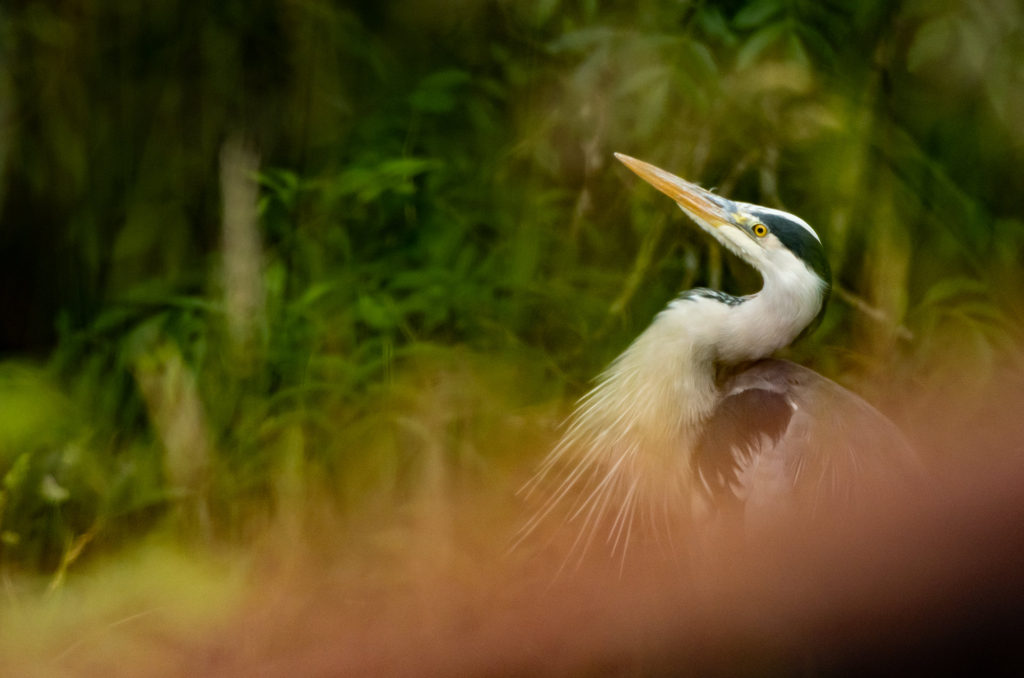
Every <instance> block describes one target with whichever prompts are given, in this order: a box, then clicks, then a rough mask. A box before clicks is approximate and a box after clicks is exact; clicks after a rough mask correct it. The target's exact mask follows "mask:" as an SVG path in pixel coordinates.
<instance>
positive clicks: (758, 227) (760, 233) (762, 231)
mask: <svg viewBox="0 0 1024 678" xmlns="http://www.w3.org/2000/svg"><path fill="white" fill-rule="evenodd" d="M751 230H752V231H753V232H754V235H756V236H757V237H758V238H763V237H765V236H766V235H768V227H767V226H765V225H764V224H754V228H752V229H751Z"/></svg>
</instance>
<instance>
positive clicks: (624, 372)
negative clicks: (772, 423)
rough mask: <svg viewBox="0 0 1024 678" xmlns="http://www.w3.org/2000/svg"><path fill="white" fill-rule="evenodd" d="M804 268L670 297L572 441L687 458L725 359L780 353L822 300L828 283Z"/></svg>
mask: <svg viewBox="0 0 1024 678" xmlns="http://www.w3.org/2000/svg"><path fill="white" fill-rule="evenodd" d="M790 270H792V269H790ZM797 270H798V273H796V274H793V273H784V274H776V273H775V271H765V272H764V280H765V284H764V287H763V288H762V290H761V291H760V292H758V293H757V294H753V295H750V296H747V297H740V298H733V299H732V301H733V302H734V303H725V302H724V301H722V300H721V299H720V298H716V297H715V296H713V295H708V296H704V295H700V294H693V293H691V294H684V295H682V296H681V297H680V298H678V299H676V300H674V301H673V302H672V303H670V304H669V305H668V307H667V308H666V309H665V310H663V311H662V312H661V313H659V314H658V315H657V317H656V318H655V319H654V322H653V323H651V325H650V327H648V328H647V329H646V330H645V331H644V332H643V334H641V335H640V336H639V337H637V339H636V340H635V341H634V342H633V343H632V344H631V345H630V346H629V348H627V349H626V350H625V351H624V352H623V353H622V354H621V355H620V356H619V357H618V358H616V359H615V361H614V362H613V363H612V364H611V365H610V366H609V367H608V369H607V370H605V372H604V373H603V374H602V375H601V377H600V378H599V380H598V383H597V385H596V386H595V387H594V389H593V390H592V391H591V392H590V393H588V394H587V395H586V396H585V397H584V399H583V401H582V402H581V403H580V406H579V408H578V409H577V411H576V414H575V416H574V419H573V423H572V424H571V425H570V428H569V430H568V431H567V433H566V436H565V439H564V440H563V446H565V447H580V448H583V449H585V450H586V451H587V452H586V454H587V455H588V457H589V458H590V459H592V460H594V461H596V460H597V458H599V457H604V458H605V462H608V463H614V462H615V461H618V460H620V459H621V458H622V457H623V456H624V455H626V456H633V455H635V454H636V453H638V452H640V451H641V450H642V455H643V457H644V458H645V459H656V458H658V457H659V456H661V457H665V458H666V460H669V461H671V463H672V464H678V462H679V460H680V455H682V456H683V457H685V456H686V455H688V454H689V451H690V450H691V449H692V446H693V444H694V443H695V442H696V441H694V440H690V439H689V436H692V435H694V432H695V431H698V430H699V426H698V425H699V424H700V423H701V422H702V421H703V420H704V419H705V418H707V417H708V416H709V415H710V413H711V411H712V409H713V408H714V406H715V403H716V402H717V400H718V387H717V385H716V383H715V373H716V367H717V366H718V365H721V364H734V363H739V362H743V361H746V360H756V359H758V358H763V357H766V356H768V355H771V354H772V353H773V352H775V351H776V350H778V349H780V348H782V347H784V346H786V345H788V344H789V343H790V342H792V341H793V339H795V338H796V336H797V335H798V334H799V333H800V332H801V331H802V330H803V329H804V328H805V327H807V326H808V324H810V323H811V321H812V320H813V319H814V318H815V316H816V315H817V313H818V311H819V310H820V309H821V306H822V303H823V302H824V294H825V284H824V283H823V281H822V280H821V279H820V278H818V277H817V276H816V275H814V274H813V273H811V272H810V271H809V270H807V271H806V274H804V273H803V271H800V270H799V269H797ZM804 270H806V269H804ZM659 450H660V451H661V452H662V454H658V452H659Z"/></svg>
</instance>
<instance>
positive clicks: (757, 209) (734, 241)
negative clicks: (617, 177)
mask: <svg viewBox="0 0 1024 678" xmlns="http://www.w3.org/2000/svg"><path fill="white" fill-rule="evenodd" d="M615 157H616V158H618V159H619V160H620V161H621V162H622V163H623V164H625V165H626V167H628V168H629V169H631V170H633V172H635V173H636V174H637V175H638V176H639V177H640V178H641V179H643V180H644V181H646V182H647V183H649V184H651V185H652V186H654V187H655V188H657V189H658V190H659V191H661V192H662V193H664V194H665V195H667V196H668V197H670V198H672V199H673V200H675V201H676V204H678V205H679V207H680V208H682V210H683V211H684V212H686V214H687V215H689V217H690V218H691V219H692V220H693V221H694V222H695V223H696V224H697V225H698V226H700V227H701V228H702V229H704V230H705V231H707V232H708V233H710V234H711V236H712V237H714V238H715V239H716V240H717V241H718V242H720V243H721V244H722V245H724V246H725V247H726V248H727V249H729V250H730V251H732V252H733V253H734V254H736V255H737V256H738V257H740V258H741V259H743V260H744V261H746V262H747V263H748V264H750V265H751V266H753V267H754V268H756V269H757V270H758V271H760V272H761V275H762V276H763V277H764V278H765V282H766V284H768V283H770V282H774V281H775V280H787V279H803V280H810V278H809V277H808V275H807V274H808V273H809V274H811V275H813V276H814V278H815V279H816V281H817V284H819V285H821V288H822V291H823V299H822V309H824V301H825V299H824V295H827V293H828V288H829V285H830V283H831V277H832V275H831V271H830V269H829V265H828V259H827V258H826V257H825V250H824V248H823V247H822V244H821V239H820V238H819V237H818V234H817V233H815V232H814V229H813V228H811V227H810V225H808V223H807V222H806V221H804V220H803V219H801V218H800V217H797V216H795V215H792V214H789V213H788V212H783V211H781V210H776V209H772V208H770V207H762V206H761V205H753V204H750V203H745V202H735V201H732V200H728V199H726V198H723V197H722V196H720V195H717V194H715V193H713V192H711V191H709V190H707V189H704V188H701V187H700V186H698V185H697V184H694V183H691V182H689V181H686V180H685V179H681V178H679V177H677V176H676V175H674V174H672V173H670V172H666V171H665V170H663V169H661V168H659V167H655V166H654V165H651V164H649V163H646V162H643V161H642V160H637V159H636V158H631V157H629V156H628V155H623V154H622V153H616V154H615Z"/></svg>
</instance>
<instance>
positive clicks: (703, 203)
mask: <svg viewBox="0 0 1024 678" xmlns="http://www.w3.org/2000/svg"><path fill="white" fill-rule="evenodd" d="M615 157H616V158H618V159H619V161H620V162H622V164H624V165H625V166H626V167H628V168H629V169H631V170H633V171H634V172H635V173H636V174H637V176H639V177H640V178H641V179H643V180H644V181H646V182H647V183H649V184H650V185H651V186H654V187H655V188H656V189H658V190H659V191H661V192H662V193H664V194H665V195H667V196H668V197H670V198H672V199H673V200H675V201H676V203H677V204H678V205H679V206H680V207H682V208H683V211H684V212H686V213H687V214H689V215H690V216H691V217H692V218H693V219H695V220H696V221H697V222H698V223H701V224H703V225H706V226H709V227H712V228H719V227H722V226H735V225H736V223H735V221H734V219H733V217H732V214H733V213H735V208H732V202H731V201H729V200H726V199H725V198H723V197H721V196H718V195H715V194H714V193H712V192H711V191H709V190H707V189H704V188H701V187H700V186H698V185H697V184H691V183H690V182H689V181H686V180H685V179H680V178H679V177H677V176H676V175H674V174H671V173H669V172H666V171H665V170H663V169H661V168H659V167H655V166H654V165H651V164H649V163H646V162H644V161H643V160H637V159H636V158H631V157H629V156H628V155H623V154H622V153H616V154H615Z"/></svg>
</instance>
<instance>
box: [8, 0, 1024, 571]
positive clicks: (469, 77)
mask: <svg viewBox="0 0 1024 678" xmlns="http://www.w3.org/2000/svg"><path fill="white" fill-rule="evenodd" d="M1021 121H1024V8H1022V7H1021V5H1020V3H1019V2H1016V1H1015V0H940V1H935V0H927V1H925V0H918V1H914V0H910V1H907V2H890V1H888V0H857V1H853V0H849V1H839V0H727V1H723V2H710V1H700V0H694V1H685V0H678V1H673V2H669V1H667V0H639V1H638V0H630V2H619V1H612V2H597V1H596V0H444V1H442V0H392V1H390V2H369V1H363V0H342V1H341V2H328V1H326V0H262V1H259V2H242V1H241V0H227V1H225V2H220V3H196V2H187V1H185V0H158V1H156V2H146V3H125V2H116V1H113V0H95V1H93V2H88V3H74V2H64V3H44V2H34V1H25V0H11V1H9V2H5V3H3V5H2V6H0V300H2V306H0V308H2V312H0V347H2V351H3V353H2V362H0V479H2V482H0V569H3V570H4V571H5V572H8V573H9V572H38V573H43V574H45V575H46V576H47V577H48V578H50V581H51V585H52V586H57V585H59V583H60V581H61V580H62V578H63V576H64V573H65V572H66V571H67V570H68V568H69V567H70V566H71V565H73V564H75V563H76V562H77V561H78V560H79V558H80V557H81V556H82V555H83V554H90V553H102V552H104V551H105V550H110V549H116V548H119V547H121V546H123V545H125V544H130V543H132V542H133V541H137V540H139V539H140V538H142V537H144V536H145V535H147V534H150V533H151V532H152V531H153V530H157V529H160V530H163V529H167V528H168V526H170V527H171V528H172V529H173V530H177V531H178V532H179V533H180V534H182V535H185V536H186V537H187V538H197V537H198V538H200V539H203V540H211V539H212V540H221V539H227V540H232V539H245V538H246V537H247V535H250V534H252V533H253V532H254V531H255V530H258V529H259V528H260V527H261V526H262V525H265V524H267V523H269V522H273V521H274V520H278V519H280V517H281V516H282V515H285V514H287V513H288V512H289V511H290V510H292V509H293V508H294V507H296V506H301V505H302V504H303V503H304V502H305V501H307V500H308V497H309V496H313V495H315V496H317V497H318V498H320V499H326V500H327V501H329V502H330V503H332V504H333V505H335V506H336V507H337V508H338V510H339V514H340V515H343V516H346V515H347V516H359V515H366V512H368V511H371V512H372V511H373V510H375V509H384V508H386V507H389V506H396V505H398V506H402V505H408V506H418V505H421V502H434V503H438V502H442V503H443V500H444V497H445V496H446V493H447V492H449V491H451V490H452V489H453V488H456V487H460V486H462V487H466V486H469V487H473V486H477V487H487V486H492V487H493V486H496V485H497V486H499V487H510V486H512V485H514V483H515V480H514V479H515V478H516V477H517V474H520V473H522V472H523V471H524V469H529V468H530V467H531V465H532V464H533V463H534V461H535V460H536V458H537V456H538V455H539V454H542V453H543V452H544V451H545V448H546V445H547V441H548V437H549V436H550V435H551V432H552V431H553V430H554V428H555V426H556V425H557V422H558V420H559V418H560V416H561V415H562V414H563V413H564V411H565V406H566V403H569V402H571V401H572V399H573V398H575V397H577V396H578V395H580V394H581V393H582V392H583V390H584V389H585V388H586V385H587V383H588V380H589V379H590V378H591V377H592V376H593V375H594V374H596V373H597V372H598V371H599V370H600V369H601V367H602V366H603V365H604V364H606V363H607V362H608V361H609V360H610V359H611V358H612V357H613V356H614V355H615V354H616V353H617V352H618V351H620V350H622V349H623V348H624V347H625V346H626V345H627V344H628V342H629V341H630V339H631V338H632V337H633V336H635V335H636V334H637V333H638V332H639V331H640V330H641V329H642V328H643V327H644V326H645V325H646V324H647V323H648V322H649V321H650V319H651V317H652V316H653V315H654V313H656V312H657V311H658V310H659V309H660V308H661V307H662V306H663V305H664V304H665V303H666V302H667V301H668V300H669V299H670V298H672V297H673V296H674V295H675V294H676V293H677V292H678V291H679V290H681V289H683V288H687V287H692V286H695V285H710V286H713V287H723V288H725V289H728V290H730V291H733V292H739V293H744V292H750V291H753V290H754V289H756V287H757V284H758V280H757V278H756V276H755V275H754V274H753V273H752V272H751V271H748V270H745V269H744V268H743V267H742V266H741V265H739V264H738V263H737V262H735V261H733V260H731V259H730V258H729V257H725V256H723V255H722V253H721V252H720V251H719V250H718V249H717V247H716V246H714V245H713V244H712V243H711V242H709V239H708V238H704V237H702V236H701V234H700V233H699V232H698V231H697V229H695V228H692V227H691V225H689V224H687V223H686V222H685V219H684V217H683V215H682V214H681V213H680V212H679V211H678V210H676V209H675V208H674V207H673V206H672V205H671V204H670V203H669V202H667V201H666V200H665V199H664V198H663V197H662V196H660V195H659V194H657V193H656V192H655V191H653V190H652V189H650V188H649V187H647V186H646V185H644V184H642V182H639V181H638V180H636V179H635V177H633V176H632V175H630V174H629V173H628V172H627V171H626V170H625V169H624V168H622V167H619V166H617V163H615V162H614V161H613V158H612V152H613V151H621V152H625V153H628V154H630V155H633V156H636V157H639V158H642V159H644V160H647V161H650V162H653V163H655V164H657V165H660V166H662V167H664V168H666V169H668V170H670V171H673V172H675V173H677V174H679V175H681V176H683V177H686V178H689V179H691V180H694V181H698V182H700V183H702V184H704V185H706V186H716V187H718V189H719V190H720V191H721V192H722V193H723V194H726V195H729V196H730V197H734V198H736V199H740V200H744V201H749V202H757V203H762V204H767V205H771V206H776V207H781V208H784V209H786V210H789V211H792V212H794V213H796V214H799V215H801V216H802V217H804V218H805V219H807V220H808V221H809V222H810V223H811V224H812V225H813V226H814V227H815V228H816V229H817V231H818V232H819V233H820V234H821V236H822V239H823V241H824V242H825V245H826V248H827V250H828V252H829V254H830V256H831V260H832V265H833V269H834V272H835V275H836V285H837V291H836V293H835V294H834V296H833V301H832V304H831V307H830V309H829V312H828V314H827V317H826V320H825V322H824V323H823V325H822V326H821V327H820V328H819V329H818V331H817V332H816V333H814V334H813V335H811V336H810V337H808V338H806V339H805V340H803V341H802V343H800V344H798V345H797V346H796V347H794V348H793V349H791V351H790V355H791V356H792V357H794V358H796V359H798V360H800V361H802V362H804V363H806V364H809V365H811V366H812V367H814V368H815V369H818V370H819V371H822V372H823V373H825V374H827V375H829V376H832V377H834V378H838V379H840V380H841V381H843V383H845V384H847V385H850V386H852V387H854V388H857V389H858V390H860V391H862V392H863V393H865V395H866V396H868V397H869V398H870V399H872V400H874V401H876V402H880V403H882V404H885V403H893V402H895V401H896V400H898V399H899V398H900V397H901V396H905V394H906V393H909V392H911V391H907V390H906V389H914V390H913V391H912V392H913V393H916V394H923V395H922V396H921V397H920V398H917V399H915V403H918V404H919V406H920V408H921V409H923V410H927V408H928V407H929V403H930V402H931V401H930V400H929V396H928V394H929V393H932V392H933V391H934V390H935V389H938V388H939V387H940V386H943V387H944V388H945V387H948V386H949V384H954V385H955V387H956V388H957V389H961V390H963V391H964V392H972V389H981V388H983V387H984V384H986V383H987V381H988V380H990V379H991V378H993V377H994V376H996V375H997V373H998V372H999V371H1001V370H1007V369H1009V370H1020V369H1021V359H1020V356H1019V354H1018V352H1017V347H1018V346H1019V345H1020V341H1019V340H1020V330H1021V328H1020V324H1019V321H1018V319H1019V318H1020V317H1021V315H1022V310H1024V308H1022V303H1024V297H1022V295H1021V294H1020V290H1021V289H1022V283H1024V280H1022V267H1021V264H1022V255H1024V221H1022V215H1024V212H1022V210H1021V196H1022V195H1024V173H1022V172H1020V170H1019V168H1020V167H1021V166H1022V165H1024V125H1022V124H1021ZM954 358H955V359H954ZM882 377H884V379H882ZM894 384H895V385H898V386H899V388H897V389H894V388H892V387H893V385H894ZM943 392H946V391H943ZM935 397H938V396H935ZM969 414H970V413H967V412H965V413H964V416H969ZM906 416H907V417H911V418H912V417H913V416H914V413H913V412H909V413H907V414H906ZM935 453H936V454H954V453H955V451H954V450H942V449H938V450H936V452H935Z"/></svg>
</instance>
